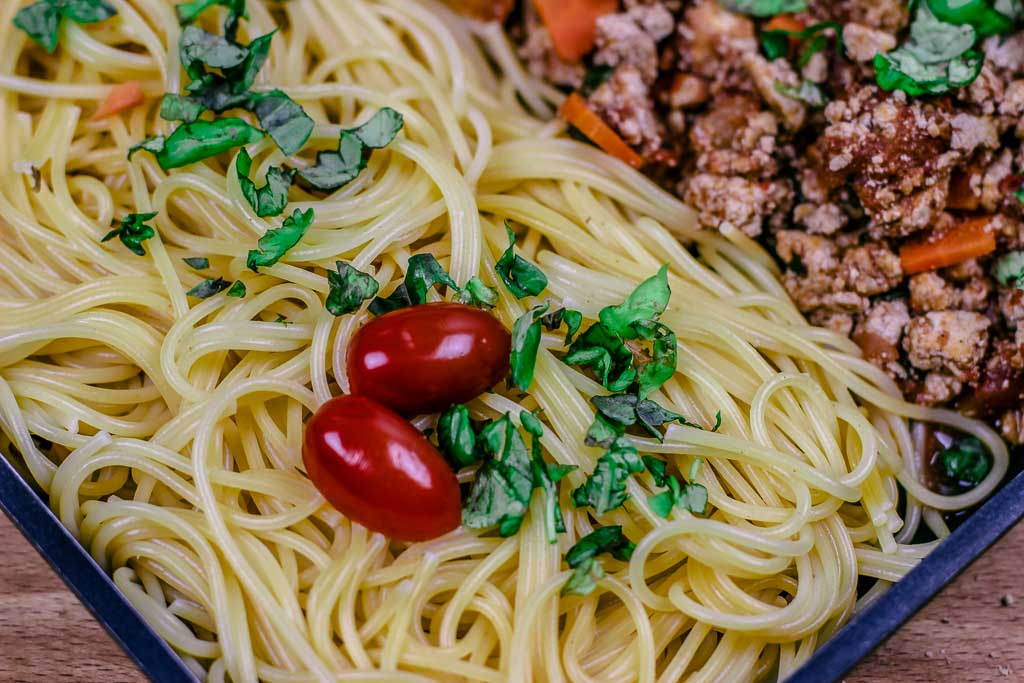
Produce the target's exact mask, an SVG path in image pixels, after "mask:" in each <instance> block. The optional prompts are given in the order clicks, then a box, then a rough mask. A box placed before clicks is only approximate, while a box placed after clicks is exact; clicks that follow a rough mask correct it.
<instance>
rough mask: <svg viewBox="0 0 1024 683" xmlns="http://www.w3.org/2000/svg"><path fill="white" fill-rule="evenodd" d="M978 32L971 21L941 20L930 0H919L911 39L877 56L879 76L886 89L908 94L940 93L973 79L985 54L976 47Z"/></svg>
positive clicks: (877, 77) (882, 85)
mask: <svg viewBox="0 0 1024 683" xmlns="http://www.w3.org/2000/svg"><path fill="white" fill-rule="evenodd" d="M976 40H977V33H976V32H975V30H974V28H972V27H971V26H970V25H966V24H965V25H962V26H957V25H954V24H947V23H945V22H943V21H940V20H939V19H937V18H936V17H935V15H934V14H932V12H931V11H930V10H929V8H928V4H927V3H926V2H921V3H919V4H918V7H917V12H916V13H915V15H914V21H913V23H911V25H910V39H909V40H908V41H907V42H906V43H904V44H903V45H901V46H900V47H898V48H897V49H895V50H893V51H892V52H888V53H886V54H877V55H875V59H874V66H875V79H876V80H877V82H878V85H879V86H880V87H881V88H882V89H883V90H890V91H891V90H902V91H904V92H905V93H907V94H908V95H938V94H941V93H944V92H948V91H949V90H950V89H951V88H959V87H963V86H965V85H967V84H969V83H971V82H972V81H973V80H974V79H975V78H977V77H978V74H979V73H980V72H981V67H982V64H983V62H984V57H983V56H982V55H981V53H979V52H977V51H975V50H973V49H972V48H973V46H974V43H975V42H976Z"/></svg>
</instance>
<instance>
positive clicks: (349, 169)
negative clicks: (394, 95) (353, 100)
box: [299, 107, 405, 192]
mask: <svg viewBox="0 0 1024 683" xmlns="http://www.w3.org/2000/svg"><path fill="white" fill-rule="evenodd" d="M404 122H405V120H404V119H403V118H402V115H401V114H400V113H398V112H397V111H395V110H394V109H392V108H391V107H383V108H381V109H379V110H378V111H377V113H375V114H374V115H373V116H372V117H370V119H369V120H368V121H367V122H366V123H364V124H363V125H361V126H358V127H356V128H346V129H344V130H342V131H341V133H340V135H339V136H338V149H337V150H336V151H331V150H324V151H321V152H317V155H316V164H314V165H313V166H310V167H309V168H305V169H303V170H301V171H299V177H300V178H302V180H304V181H305V182H306V183H307V184H308V185H310V186H311V187H312V188H314V189H316V190H320V191H321V192H334V191H335V190H337V189H339V188H341V187H344V186H345V185H347V184H348V183H350V182H352V181H353V180H355V179H356V177H357V176H358V175H359V173H360V172H361V171H362V170H363V169H364V168H366V164H367V163H368V162H369V159H370V153H371V152H372V151H373V150H375V149H380V148H382V147H386V146H387V145H388V144H390V142H391V141H392V140H394V139H395V136H396V135H398V131H400V130H401V129H402V126H403V125H404Z"/></svg>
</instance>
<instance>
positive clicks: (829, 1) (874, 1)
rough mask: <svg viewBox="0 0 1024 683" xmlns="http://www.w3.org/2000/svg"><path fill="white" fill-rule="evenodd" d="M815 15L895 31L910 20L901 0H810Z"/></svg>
mask: <svg viewBox="0 0 1024 683" xmlns="http://www.w3.org/2000/svg"><path fill="white" fill-rule="evenodd" d="M808 5H810V7H811V9H812V11H813V12H814V14H815V16H820V17H828V18H830V19H835V20H837V21H840V22H843V23H849V22H856V23H858V24H864V25H865V26H872V27H874V28H878V29H881V30H883V31H888V32H890V33H895V32H897V31H899V30H900V29H902V28H904V27H905V26H906V25H907V23H908V22H909V21H910V12H909V10H908V9H907V3H906V2H903V0H811V1H810V2H809V3H808Z"/></svg>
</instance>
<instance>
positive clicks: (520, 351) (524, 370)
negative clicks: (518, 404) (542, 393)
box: [509, 304, 548, 391]
mask: <svg viewBox="0 0 1024 683" xmlns="http://www.w3.org/2000/svg"><path fill="white" fill-rule="evenodd" d="M547 310H548V304H542V305H540V306H534V307H533V308H531V309H530V310H528V311H527V312H526V313H524V314H523V315H522V316H520V318H519V319H518V320H516V322H515V324H514V325H512V353H511V355H510V357H509V367H510V370H509V381H510V383H511V384H512V386H514V387H515V388H517V389H519V390H520V391H528V390H529V389H530V384H531V383H532V382H533V371H534V369H535V368H536V366H537V351H538V349H540V318H541V316H542V315H544V312H545V311H547Z"/></svg>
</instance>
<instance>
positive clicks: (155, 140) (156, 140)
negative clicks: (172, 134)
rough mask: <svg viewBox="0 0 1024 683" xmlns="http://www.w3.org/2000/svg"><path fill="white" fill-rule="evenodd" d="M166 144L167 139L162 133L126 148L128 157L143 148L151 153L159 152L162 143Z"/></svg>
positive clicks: (162, 146) (161, 148)
mask: <svg viewBox="0 0 1024 683" xmlns="http://www.w3.org/2000/svg"><path fill="white" fill-rule="evenodd" d="M165 144H167V140H166V139H165V138H164V136H163V135H157V136H155V137H151V138H146V139H145V140H143V141H142V142H140V143H139V144H137V145H132V146H131V147H129V148H128V159H129V161H130V160H131V158H132V155H133V154H135V153H136V152H138V151H140V150H145V151H147V152H151V153H153V154H159V153H160V152H161V151H163V148H164V145H165Z"/></svg>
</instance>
